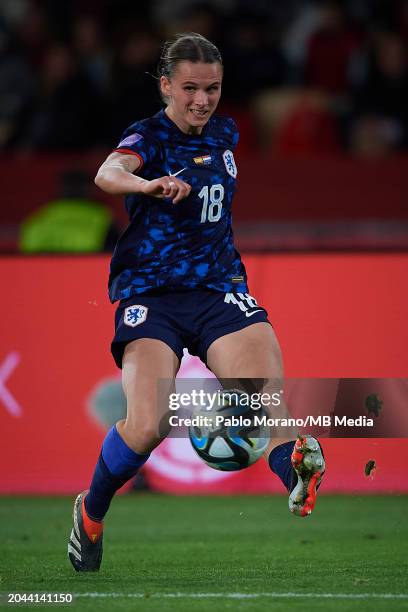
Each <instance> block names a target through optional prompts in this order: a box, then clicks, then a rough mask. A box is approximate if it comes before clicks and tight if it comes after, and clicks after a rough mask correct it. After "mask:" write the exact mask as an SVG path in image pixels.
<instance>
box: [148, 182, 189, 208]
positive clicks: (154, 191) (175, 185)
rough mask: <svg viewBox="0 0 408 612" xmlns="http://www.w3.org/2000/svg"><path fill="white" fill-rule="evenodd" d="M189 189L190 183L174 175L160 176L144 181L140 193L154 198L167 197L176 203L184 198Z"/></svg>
mask: <svg viewBox="0 0 408 612" xmlns="http://www.w3.org/2000/svg"><path fill="white" fill-rule="evenodd" d="M190 191H191V185H189V184H188V183H185V182H184V181H182V180H181V179H179V178H176V177H175V176H162V177H161V178H158V179H154V180H152V181H146V182H145V183H144V184H143V187H142V193H144V194H145V195H149V196H153V197H155V198H168V199H169V200H172V201H173V204H177V203H178V202H180V200H182V199H183V198H186V197H187V196H188V195H189V193H190Z"/></svg>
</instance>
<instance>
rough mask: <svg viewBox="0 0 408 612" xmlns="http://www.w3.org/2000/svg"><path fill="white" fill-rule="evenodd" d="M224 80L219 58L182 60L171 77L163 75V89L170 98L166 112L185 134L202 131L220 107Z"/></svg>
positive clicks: (161, 82)
mask: <svg viewBox="0 0 408 612" xmlns="http://www.w3.org/2000/svg"><path fill="white" fill-rule="evenodd" d="M221 83H222V66H221V65H220V64H219V63H218V62H214V63H213V64H204V63H196V64H194V63H193V62H188V61H183V62H179V63H178V64H177V68H176V70H175V71H174V74H173V76H172V77H171V78H170V79H168V78H167V77H164V76H163V77H161V79H160V86H161V89H162V92H163V94H164V95H165V96H166V97H167V98H168V99H169V103H168V106H167V108H166V113H167V115H168V116H169V117H170V119H172V121H174V123H175V124H176V125H177V127H179V128H180V130H181V131H182V132H184V133H185V134H200V133H201V131H202V129H203V127H204V126H205V124H206V123H207V121H208V120H209V118H210V117H211V115H212V114H213V112H214V111H215V109H216V108H217V104H218V102H219V99H220V96H221Z"/></svg>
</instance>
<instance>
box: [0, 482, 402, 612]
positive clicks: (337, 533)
mask: <svg viewBox="0 0 408 612" xmlns="http://www.w3.org/2000/svg"><path fill="white" fill-rule="evenodd" d="M72 502H73V499H71V498H67V497H59V498H58V497H19V498H11V497H2V498H0V592H1V593H2V601H1V602H0V607H1V608H2V609H10V610H11V609H13V608H15V607H16V606H15V605H14V606H12V605H11V604H7V603H6V599H5V594H6V593H8V592H19V593H21V592H53V593H55V592H63V593H67V592H69V593H74V594H76V599H75V602H74V603H73V604H71V605H70V606H61V605H60V606H55V605H54V606H52V605H48V606H43V605H39V604H37V605H33V604H31V605H29V604H25V605H22V606H19V607H20V608H23V609H24V608H29V609H33V608H37V609H45V608H47V609H50V608H52V607H58V608H59V609H64V610H66V609H70V610H72V611H75V610H78V611H79V610H109V611H110V610H143V612H153V611H159V610H160V611H163V610H165V611H166V612H167V611H169V612H172V611H175V610H177V611H180V612H183V611H187V610H188V611H189V612H196V611H206V612H208V611H209V610H214V611H216V612H218V611H224V610H234V611H235V610H244V611H246V612H247V611H251V612H252V611H256V612H258V611H264V610H265V611H268V612H269V610H273V611H280V610H285V611H286V610H288V611H292V610H294V611H296V610H303V611H304V610H313V611H314V610H363V611H365V610H367V611H368V610H369V611H372V610H375V612H379V611H381V610H387V612H393V611H394V610H408V584H407V583H408V571H407V570H408V567H407V558H408V555H407V548H408V546H407V542H408V520H407V509H408V498H407V496H351V495H350V496H321V497H320V499H319V500H318V505H317V507H316V509H315V512H314V513H313V515H312V516H311V517H308V518H306V519H300V518H298V517H294V516H291V515H290V514H289V512H288V510H287V500H286V498H285V497H282V496H268V497H267V496H260V497H252V496H251V497H244V496H240V497H172V496H165V495H159V494H149V493H146V494H144V493H143V494H135V493H132V494H128V495H123V496H119V497H117V498H116V499H115V500H114V501H113V503H112V508H111V511H110V513H109V516H108V518H107V521H106V529H105V536H104V538H105V539H104V549H105V552H104V560H103V563H102V568H101V571H100V572H99V573H97V574H77V573H75V572H74V570H73V568H72V567H71V565H70V564H69V562H68V560H67V557H66V547H67V539H68V535H69V531H70V529H71V510H72ZM384 595H385V596H386V597H384ZM398 596H399V597H398Z"/></svg>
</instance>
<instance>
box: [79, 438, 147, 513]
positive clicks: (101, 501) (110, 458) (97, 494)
mask: <svg viewBox="0 0 408 612" xmlns="http://www.w3.org/2000/svg"><path fill="white" fill-rule="evenodd" d="M149 456H150V454H147V455H140V454H139V453H136V452H135V451H133V450H132V449H131V448H129V446H128V445H127V444H126V442H125V441H124V440H123V438H122V437H121V436H120V435H119V433H118V431H117V429H116V426H113V427H112V429H110V430H109V431H108V433H107V434H106V437H105V439H104V441H103V444H102V451H101V454H100V455H99V459H98V462H97V464H96V467H95V472H94V475H93V478H92V482H91V486H90V489H89V493H88V494H87V496H86V497H85V502H84V503H85V509H86V512H87V514H88V516H89V518H91V519H94V520H97V521H101V520H102V519H103V517H104V516H105V514H106V513H107V511H108V508H109V506H110V503H111V501H112V498H113V496H114V495H115V493H116V491H117V490H118V489H120V488H121V487H122V486H123V485H124V484H125V483H126V482H127V481H128V480H130V478H132V476H134V475H135V474H136V473H137V472H138V470H139V468H140V467H141V466H142V465H143V464H144V463H146V461H147V460H148V458H149Z"/></svg>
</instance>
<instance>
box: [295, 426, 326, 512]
mask: <svg viewBox="0 0 408 612" xmlns="http://www.w3.org/2000/svg"><path fill="white" fill-rule="evenodd" d="M291 463H292V467H293V469H294V470H295V472H296V475H297V482H296V483H295V484H294V486H293V487H292V491H291V493H290V495H289V510H290V511H291V512H293V514H296V515H298V516H309V514H311V513H312V511H313V508H314V507H315V503H316V496H317V489H318V487H319V485H320V483H321V481H322V478H323V474H324V470H325V467H326V465H325V462H324V456H323V451H322V448H321V446H320V444H319V442H318V441H317V440H316V438H313V437H312V436H309V435H305V436H298V439H297V440H296V442H295V446H294V447H293V452H292V455H291Z"/></svg>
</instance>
